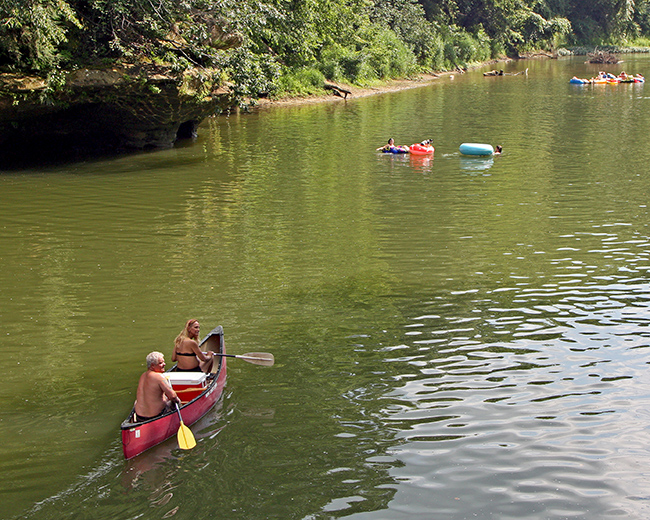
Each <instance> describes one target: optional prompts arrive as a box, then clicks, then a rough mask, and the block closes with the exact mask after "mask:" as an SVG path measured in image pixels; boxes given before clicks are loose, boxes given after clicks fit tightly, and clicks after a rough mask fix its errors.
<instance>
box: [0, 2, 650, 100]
mask: <svg viewBox="0 0 650 520" xmlns="http://www.w3.org/2000/svg"><path fill="white" fill-rule="evenodd" d="M649 35H650V0H590V1H589V2H587V1H586V0H156V1H155V2H152V1H150V0H0V68H1V69H3V70H15V71H37V72H40V73H41V74H42V75H43V76H46V75H48V74H49V77H50V79H51V83H52V85H55V84H59V83H61V81H60V78H61V77H63V72H62V71H63V69H64V68H75V67H80V66H108V65H110V64H111V63H112V62H114V61H128V62H132V63H139V64H146V65H157V66H161V67H166V68H168V69H170V70H172V71H175V72H177V73H178V74H179V75H181V74H182V73H183V72H184V71H185V70H187V69H190V68H192V69H196V68H199V69H200V68H205V69H210V68H217V69H218V70H220V71H221V75H222V77H223V80H224V81H225V80H227V81H228V82H229V84H230V85H231V88H232V90H233V92H234V93H235V94H236V95H237V96H239V97H242V98H243V97H252V98H255V97H258V96H261V95H269V96H277V95H280V94H282V95H284V94H285V93H289V92H295V93H298V94H301V95H303V94H308V93H311V92H313V91H314V89H315V90H318V89H319V88H320V87H321V84H322V81H323V78H327V79H330V80H335V81H342V82H349V83H353V84H359V85H367V84H370V83H373V82H375V81H378V80H382V79H388V78H396V77H407V76H410V75H412V74H414V73H417V72H420V71H434V70H442V69H449V68H454V67H458V66H466V65H467V64H469V63H472V62H480V61H485V60H487V59H490V58H495V57H498V56H501V55H503V54H504V53H508V54H515V55H516V54H518V53H519V52H521V51H525V50H531V49H537V48H550V49H555V48H557V47H558V46H560V45H564V44H566V43H577V42H581V43H585V44H587V43H589V44H593V43H596V44H600V43H605V42H609V43H621V42H626V41H631V40H632V39H635V40H636V41H639V39H642V38H644V37H648V36H649ZM212 76H214V75H212ZM212 76H211V77H212ZM57 78H59V79H57ZM210 81H212V80H210Z"/></svg>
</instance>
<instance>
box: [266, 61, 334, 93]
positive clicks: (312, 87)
mask: <svg viewBox="0 0 650 520" xmlns="http://www.w3.org/2000/svg"><path fill="white" fill-rule="evenodd" d="M324 84H325V76H324V75H323V73H322V72H321V71H320V70H318V69H313V68H301V69H298V70H285V71H283V73H282V74H281V75H280V77H279V78H278V81H277V90H276V91H275V92H274V97H291V96H309V95H313V94H317V93H320V92H323V85H324Z"/></svg>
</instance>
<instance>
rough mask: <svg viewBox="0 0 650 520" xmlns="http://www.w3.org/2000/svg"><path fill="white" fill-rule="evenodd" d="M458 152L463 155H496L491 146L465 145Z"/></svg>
mask: <svg viewBox="0 0 650 520" xmlns="http://www.w3.org/2000/svg"><path fill="white" fill-rule="evenodd" d="M458 150H459V151H460V153H462V154H463V155H494V148H493V147H492V145H491V144H480V143H463V144H461V145H460V148H458Z"/></svg>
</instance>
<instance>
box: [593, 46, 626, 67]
mask: <svg viewBox="0 0 650 520" xmlns="http://www.w3.org/2000/svg"><path fill="white" fill-rule="evenodd" d="M587 56H589V60H588V63H602V64H615V63H618V62H619V61H621V60H619V59H618V56H616V54H614V53H613V52H609V51H599V50H597V49H596V50H594V52H589V53H587Z"/></svg>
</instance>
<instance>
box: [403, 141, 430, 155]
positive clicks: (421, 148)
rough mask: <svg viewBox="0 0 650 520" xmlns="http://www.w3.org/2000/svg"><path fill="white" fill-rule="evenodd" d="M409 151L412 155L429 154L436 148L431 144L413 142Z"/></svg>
mask: <svg viewBox="0 0 650 520" xmlns="http://www.w3.org/2000/svg"><path fill="white" fill-rule="evenodd" d="M409 151H410V152H411V154H412V155H429V154H432V153H433V152H434V148H433V146H431V145H428V146H425V145H423V144H419V143H416V144H412V145H411V146H409Z"/></svg>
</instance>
